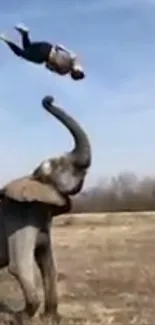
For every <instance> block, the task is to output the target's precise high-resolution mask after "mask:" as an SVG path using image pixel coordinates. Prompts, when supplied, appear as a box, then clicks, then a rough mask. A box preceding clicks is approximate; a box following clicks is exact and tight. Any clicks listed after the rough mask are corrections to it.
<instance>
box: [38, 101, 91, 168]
mask: <svg viewBox="0 0 155 325" xmlns="http://www.w3.org/2000/svg"><path fill="white" fill-rule="evenodd" d="M53 102H54V98H53V97H51V96H45V97H44V98H43V100H42V105H43V107H44V108H45V109H46V110H47V111H48V112H49V113H51V114H52V115H54V116H55V117H56V118H57V119H58V120H59V121H61V122H62V123H63V124H64V125H65V126H66V127H67V129H68V130H69V131H70V132H71V134H72V135H73V137H74V140H75V148H74V149H73V150H72V152H71V155H72V157H73V161H74V163H75V164H77V165H79V167H85V168H88V167H89V166H90V164H91V148H90V143H89V139H88V137H87V135H86V133H85V132H84V130H83V129H82V128H81V127H80V125H79V124H78V123H77V122H76V121H75V120H74V119H73V118H72V117H71V116H69V115H68V114H67V113H66V112H64V111H63V110H62V109H61V108H59V107H57V106H56V105H55V104H54V103H53Z"/></svg>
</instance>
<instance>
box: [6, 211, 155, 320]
mask: <svg viewBox="0 0 155 325" xmlns="http://www.w3.org/2000/svg"><path fill="white" fill-rule="evenodd" d="M53 242H54V246H55V252H56V258H57V265H58V270H59V282H58V290H59V301H60V313H61V314H62V315H63V320H62V322H61V323H62V324H63V325H71V324H73V325H75V324H76V325H78V324H80V325H84V324H85V325H97V324H99V325H129V324H130V325H154V324H155V213H148V214H111V215H110V214H106V215H104V214H98V215H95V214H94V215H91V214H90V215H81V216H74V217H70V216H68V217H65V218H64V217H63V218H62V217H60V218H57V219H55V225H54V228H53ZM38 281H40V279H39V275H38ZM0 298H3V299H4V298H5V301H6V302H7V303H9V304H12V305H13V304H14V305H18V306H19V305H21V306H22V296H21V292H20V289H19V287H18V285H17V283H16V282H15V281H14V280H13V279H12V278H11V276H8V274H7V272H6V271H3V272H1V273H0ZM0 324H2V323H0Z"/></svg>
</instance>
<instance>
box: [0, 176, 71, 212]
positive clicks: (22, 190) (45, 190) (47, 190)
mask: <svg viewBox="0 0 155 325" xmlns="http://www.w3.org/2000/svg"><path fill="white" fill-rule="evenodd" d="M2 191H3V196H5V197H8V198H10V199H13V200H16V201H19V202H41V203H46V204H53V205H56V206H60V207H61V206H64V205H65V204H66V199H65V198H64V197H63V196H62V195H61V194H60V193H59V192H58V191H57V190H56V188H55V187H54V186H52V185H48V184H43V183H40V182H39V181H37V180H34V179H32V178H30V177H23V178H19V179H17V180H13V181H12V182H10V183H8V184H7V185H6V186H5V187H4V188H3V189H2V190H1V192H2Z"/></svg>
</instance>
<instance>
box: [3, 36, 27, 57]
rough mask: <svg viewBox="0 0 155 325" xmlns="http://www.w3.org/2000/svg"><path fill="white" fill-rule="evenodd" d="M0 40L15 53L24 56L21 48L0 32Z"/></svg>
mask: <svg viewBox="0 0 155 325" xmlns="http://www.w3.org/2000/svg"><path fill="white" fill-rule="evenodd" d="M0 40H1V41H3V42H4V43H5V44H7V45H8V46H9V48H10V49H11V50H12V52H13V53H14V54H15V55H17V56H20V57H23V58H25V56H24V50H22V49H21V48H20V47H19V46H17V45H16V44H15V43H13V42H12V41H10V40H9V39H8V38H7V37H6V36H5V35H3V34H1V35H0Z"/></svg>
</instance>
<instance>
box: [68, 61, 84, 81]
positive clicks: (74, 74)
mask: <svg viewBox="0 0 155 325" xmlns="http://www.w3.org/2000/svg"><path fill="white" fill-rule="evenodd" d="M70 75H71V78H72V79H74V80H82V79H84V78H85V73H84V70H83V68H82V66H81V64H79V63H78V62H77V61H76V60H75V61H74V62H73V65H72V68H71V72H70Z"/></svg>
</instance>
